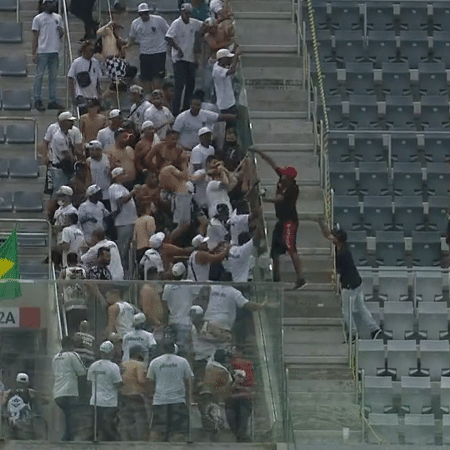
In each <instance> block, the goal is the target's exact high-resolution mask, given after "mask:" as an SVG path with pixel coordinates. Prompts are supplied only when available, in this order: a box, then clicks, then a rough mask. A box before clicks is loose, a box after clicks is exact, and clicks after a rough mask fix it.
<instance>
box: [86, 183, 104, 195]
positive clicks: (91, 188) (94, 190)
mask: <svg viewBox="0 0 450 450" xmlns="http://www.w3.org/2000/svg"><path fill="white" fill-rule="evenodd" d="M101 190H102V189H101V188H100V187H99V186H97V185H96V184H92V185H91V186H89V187H88V188H87V189H86V197H90V196H91V195H94V194H96V193H97V192H100V191H101Z"/></svg>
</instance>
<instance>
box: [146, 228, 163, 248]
mask: <svg viewBox="0 0 450 450" xmlns="http://www.w3.org/2000/svg"><path fill="white" fill-rule="evenodd" d="M165 237H166V235H165V234H164V233H163V232H162V231H160V232H159V233H156V234H153V235H152V236H150V239H149V242H150V245H151V246H152V247H153V248H159V247H161V245H162V243H163V241H164V238H165Z"/></svg>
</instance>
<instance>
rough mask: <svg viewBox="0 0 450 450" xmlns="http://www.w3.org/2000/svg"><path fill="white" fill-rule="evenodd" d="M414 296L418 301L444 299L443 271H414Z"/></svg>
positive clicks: (438, 269)
mask: <svg viewBox="0 0 450 450" xmlns="http://www.w3.org/2000/svg"><path fill="white" fill-rule="evenodd" d="M414 298H415V300H416V303H417V302H427V303H429V302H438V301H441V300H442V298H443V297H442V272H441V269H440V268H436V269H431V270H430V269H426V268H424V269H416V271H415V272H414Z"/></svg>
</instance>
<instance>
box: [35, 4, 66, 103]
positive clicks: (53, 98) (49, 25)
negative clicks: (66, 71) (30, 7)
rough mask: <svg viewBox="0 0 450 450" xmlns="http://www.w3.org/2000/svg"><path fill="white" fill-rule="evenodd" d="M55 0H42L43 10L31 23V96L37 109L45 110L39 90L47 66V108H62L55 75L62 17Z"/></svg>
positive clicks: (62, 26) (62, 32)
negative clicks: (32, 79) (32, 70)
mask: <svg viewBox="0 0 450 450" xmlns="http://www.w3.org/2000/svg"><path fill="white" fill-rule="evenodd" d="M56 5H57V4H56V1H54V0H43V8H44V11H43V12H41V13H40V14H38V15H37V16H35V17H34V19H33V23H32V24H31V30H32V31H33V40H32V43H31V54H32V56H33V62H34V63H35V64H36V74H35V76H34V85H33V96H34V107H35V108H36V109H37V110H38V111H45V106H44V104H43V103H42V98H41V90H42V79H43V77H44V72H45V69H46V68H48V98H49V103H48V109H59V110H61V109H63V108H64V107H63V106H62V105H60V104H59V103H58V100H57V99H58V93H57V76H58V65H59V55H58V52H59V45H60V42H61V39H62V37H63V36H64V25H63V21H62V17H61V16H60V15H59V14H56V13H55V11H56Z"/></svg>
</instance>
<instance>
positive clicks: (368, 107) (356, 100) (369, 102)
mask: <svg viewBox="0 0 450 450" xmlns="http://www.w3.org/2000/svg"><path fill="white" fill-rule="evenodd" d="M349 103H350V106H349V107H350V110H349V121H350V124H351V125H352V127H353V128H362V129H373V128H380V124H379V121H378V103H377V98H376V96H375V95H350V96H349Z"/></svg>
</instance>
